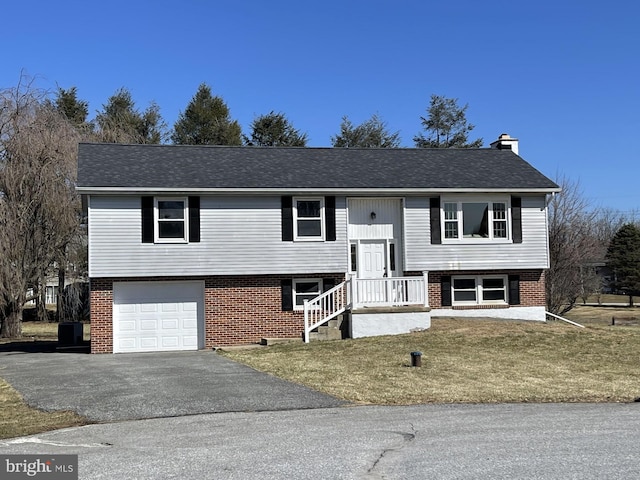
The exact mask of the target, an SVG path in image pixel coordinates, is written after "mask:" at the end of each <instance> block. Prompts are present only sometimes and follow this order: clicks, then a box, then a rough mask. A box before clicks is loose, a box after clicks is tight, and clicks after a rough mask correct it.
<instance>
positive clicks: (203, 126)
mask: <svg viewBox="0 0 640 480" xmlns="http://www.w3.org/2000/svg"><path fill="white" fill-rule="evenodd" d="M171 140H172V141H173V143H175V144H176V145H242V129H241V128H240V124H239V123H238V122H237V121H236V120H231V115H230V112H229V108H228V107H227V105H226V104H225V103H224V101H223V100H222V98H220V97H217V96H216V97H214V96H213V95H212V94H211V88H210V87H209V86H208V85H206V84H204V83H203V84H201V85H200V86H199V87H198V91H197V92H196V94H195V95H194V97H193V98H192V99H191V101H190V102H189V104H188V105H187V108H186V109H185V111H184V112H182V113H180V116H179V117H178V120H177V121H176V123H175V125H174V126H173V134H172V135H171Z"/></svg>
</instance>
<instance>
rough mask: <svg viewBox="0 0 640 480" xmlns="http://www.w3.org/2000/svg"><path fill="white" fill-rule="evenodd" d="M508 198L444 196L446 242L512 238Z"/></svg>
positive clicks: (443, 235)
mask: <svg viewBox="0 0 640 480" xmlns="http://www.w3.org/2000/svg"><path fill="white" fill-rule="evenodd" d="M509 219H510V212H509V202H508V200H507V199H496V200H484V199H475V198H469V199H444V200H443V202H442V239H443V241H444V242H455V241H472V242H473V241H486V240H497V241H507V240H509Z"/></svg>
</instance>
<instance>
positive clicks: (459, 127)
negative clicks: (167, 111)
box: [413, 95, 482, 148]
mask: <svg viewBox="0 0 640 480" xmlns="http://www.w3.org/2000/svg"><path fill="white" fill-rule="evenodd" d="M468 107H469V105H468V104H467V105H465V106H464V107H460V106H458V99H457V98H445V97H443V96H439V95H431V103H430V104H429V108H428V109H427V113H428V116H427V117H426V118H425V117H420V120H421V123H422V126H423V127H424V129H425V130H426V132H425V133H426V134H427V135H426V136H425V135H424V134H423V133H419V134H418V135H416V136H415V137H413V141H414V142H415V144H416V147H418V148H479V147H481V146H482V138H478V139H477V140H474V141H473V142H469V140H468V137H469V133H470V132H471V130H473V129H474V128H475V127H474V125H471V124H470V123H468V122H467V116H466V113H467V108H468Z"/></svg>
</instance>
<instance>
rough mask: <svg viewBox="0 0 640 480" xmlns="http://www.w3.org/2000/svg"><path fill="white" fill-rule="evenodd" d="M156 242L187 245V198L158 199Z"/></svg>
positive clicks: (155, 212) (156, 200) (156, 204)
mask: <svg viewBox="0 0 640 480" xmlns="http://www.w3.org/2000/svg"><path fill="white" fill-rule="evenodd" d="M154 207H155V208H154V216H155V224H156V228H155V229H154V231H155V241H156V242H157V243H185V242H187V240H188V238H189V237H188V235H189V228H188V227H189V225H188V218H189V215H188V207H189V206H188V203H187V199H186V198H185V197H156V198H155V205H154Z"/></svg>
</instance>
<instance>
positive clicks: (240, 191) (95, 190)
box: [76, 187, 561, 195]
mask: <svg viewBox="0 0 640 480" xmlns="http://www.w3.org/2000/svg"><path fill="white" fill-rule="evenodd" d="M76 190H77V191H78V193H82V194H93V195H107V194H116V193H120V194H127V195H134V194H141V193H143V194H167V193H176V194H177V193H181V194H184V193H192V194H218V195H219V194H228V195H246V194H253V195H273V194H292V193H305V194H311V193H315V194H346V195H357V194H370V195H381V194H384V195H398V194H402V195H408V194H441V193H544V194H549V193H550V194H553V193H557V192H560V190H561V189H560V188H264V187H263V188H162V187H76Z"/></svg>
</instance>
